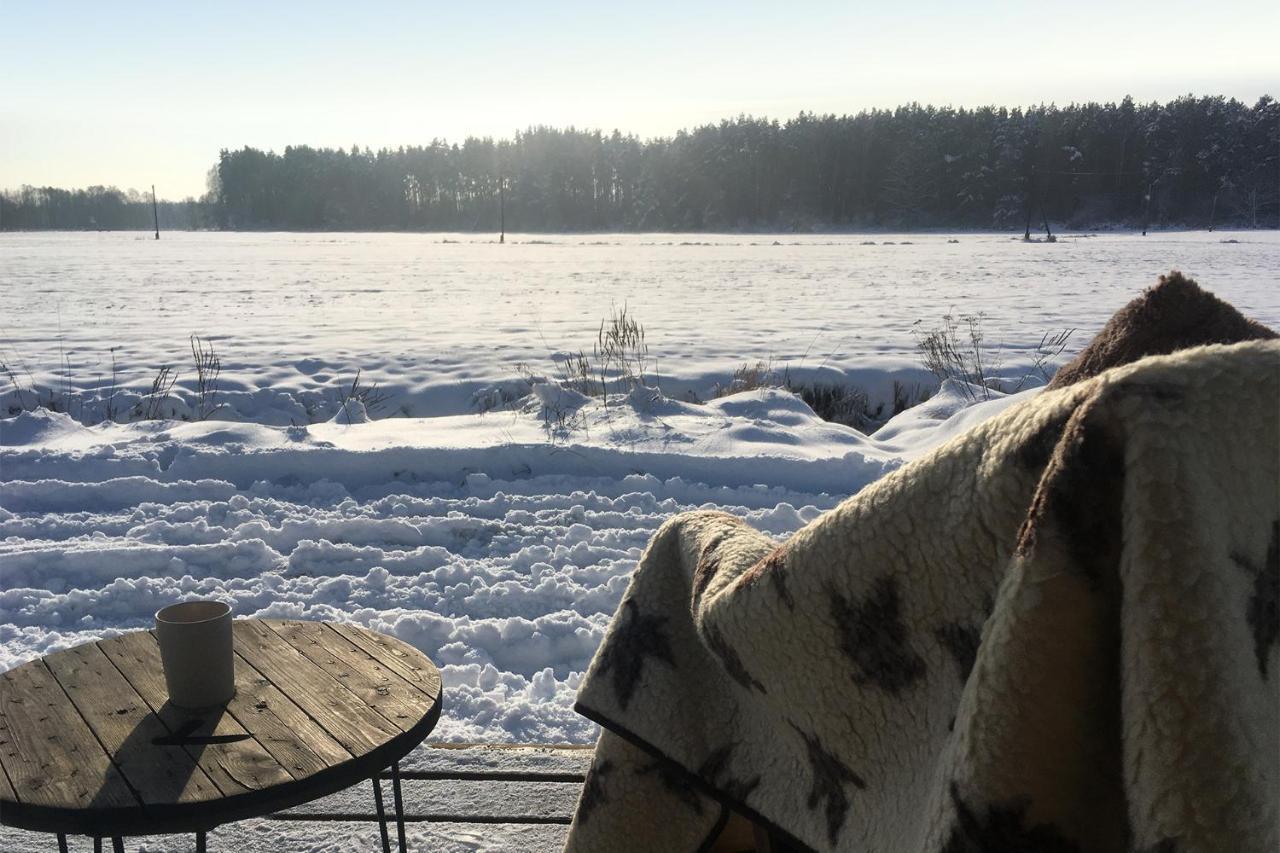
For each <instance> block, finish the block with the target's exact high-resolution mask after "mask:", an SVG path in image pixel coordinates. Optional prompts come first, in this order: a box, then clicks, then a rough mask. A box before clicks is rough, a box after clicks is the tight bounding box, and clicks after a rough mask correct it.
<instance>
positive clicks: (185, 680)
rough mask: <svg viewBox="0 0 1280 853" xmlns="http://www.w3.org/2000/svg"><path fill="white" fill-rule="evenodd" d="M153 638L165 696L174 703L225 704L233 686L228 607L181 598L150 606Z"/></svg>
mask: <svg viewBox="0 0 1280 853" xmlns="http://www.w3.org/2000/svg"><path fill="white" fill-rule="evenodd" d="M156 639H157V640H158V641H159V642H160V661H161V663H162V664H163V665H164V683H165V685H166V686H167V687H168V688H169V701H170V702H172V703H173V704H174V705H176V706H178V707H179V708H208V707H211V706H214V705H225V704H226V703H227V702H228V701H230V699H231V697H232V696H234V695H235V692H236V682H235V659H234V656H233V654H232V650H231V648H232V647H231V607H230V606H229V605H227V604H224V603H223V602H221V601H184V602H182V603H181V604H171V605H169V606H168V607H165V608H163V609H161V610H158V611H156Z"/></svg>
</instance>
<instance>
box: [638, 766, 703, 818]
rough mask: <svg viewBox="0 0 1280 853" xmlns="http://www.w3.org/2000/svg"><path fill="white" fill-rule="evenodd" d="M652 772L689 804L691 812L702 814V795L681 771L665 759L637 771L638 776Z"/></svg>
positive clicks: (677, 796) (675, 794) (676, 795)
mask: <svg viewBox="0 0 1280 853" xmlns="http://www.w3.org/2000/svg"><path fill="white" fill-rule="evenodd" d="M651 773H653V774H657V777H658V781H659V782H660V783H662V787H663V788H666V789H667V791H668V792H669V793H670V794H671V795H672V796H673V797H675V798H676V799H677V800H679V801H680V802H681V803H683V804H684V805H685V806H687V807H688V809H689V810H690V811H691V812H693V813H694V814H698V815H700V814H702V797H700V796H698V792H697V791H695V790H694V788H693V785H691V784H689V780H688V779H687V778H685V776H684V774H683V773H682V772H681V771H679V770H676V769H674V768H673V767H672V766H671V765H670V764H668V763H667V762H665V761H655V762H653V763H652V764H650V765H648V766H647V767H641V768H640V769H639V770H637V771H636V775H637V776H648V775H649V774H651Z"/></svg>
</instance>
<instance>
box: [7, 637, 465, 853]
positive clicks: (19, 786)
mask: <svg viewBox="0 0 1280 853" xmlns="http://www.w3.org/2000/svg"><path fill="white" fill-rule="evenodd" d="M233 631H234V636H235V651H236V661H235V665H236V695H235V697H234V698H233V699H232V700H231V701H230V702H229V703H227V704H226V705H225V706H219V707H217V708H212V709H206V710H203V711H187V710H183V709H181V708H176V707H174V706H173V705H171V704H169V703H168V692H167V690H166V689H165V683H164V673H163V670H162V669H161V666H160V647H159V645H158V644H157V643H156V640H155V637H154V636H153V635H152V633H151V632H150V631H136V632H133V633H129V634H124V635H122V636H119V637H114V638H112V639H109V640H100V641H98V642H96V643H86V644H84V645H81V646H76V647H75V648H73V649H67V650H66V651H62V652H56V653H54V654H51V655H47V656H45V657H43V658H41V659H39V660H35V661H31V662H30V663H26V664H23V665H21V666H18V667H15V668H14V669H11V670H9V671H8V672H5V673H0V768H3V773H0V823H4V824H8V825H10V826H16V827H20V828H23V829H30V830H36V831H43V832H54V833H57V834H58V836H59V837H58V844H59V849H61V850H66V836H67V835H68V834H78V835H91V836H93V837H94V839H95V847H96V846H98V845H100V844H101V839H102V838H111V839H112V842H113V844H114V845H115V846H116V849H117V850H122V849H123V842H122V839H123V837H124V836H129V835H153V834H157V833H170V832H195V833H196V834H197V835H196V843H197V849H200V850H203V849H204V846H205V833H206V832H207V831H208V830H210V829H213V828H214V827H216V826H218V825H219V824H223V823H227V822H229V821H234V820H239V819H242V818H246V817H256V816H261V815H264V814H268V813H270V812H274V811H278V810H280V809H285V808H289V807H292V806H296V805H299V804H301V803H305V802H308V801H310V800H314V799H316V798H318V797H322V796H325V795H327V794H331V793H334V792H336V791H340V790H342V789H343V788H347V787H349V786H351V785H352V784H355V783H357V782H360V781H363V780H365V779H372V780H373V787H374V798H375V803H376V806H377V810H378V815H379V823H380V829H381V836H382V837H381V840H382V846H383V849H384V851H389V849H390V842H389V840H388V832H387V817H386V812H385V809H384V808H383V804H382V787H381V784H380V783H379V781H378V775H379V773H381V772H382V771H383V770H385V769H387V768H388V767H390V768H391V770H392V777H391V778H392V784H393V790H394V794H395V807H396V808H395V814H396V824H397V829H398V834H399V839H398V840H399V842H400V847H401V849H402V850H403V849H404V810H403V805H402V800H401V796H400V779H399V767H398V762H399V760H400V759H401V758H403V757H404V756H405V755H406V754H408V753H409V752H410V751H411V750H412V749H414V748H415V747H416V746H418V744H420V743H421V742H422V741H423V740H424V739H425V738H426V736H427V734H428V732H430V731H431V729H432V727H433V726H435V723H436V720H437V719H439V717H440V704H441V693H440V673H439V671H438V670H437V669H436V667H435V666H434V665H433V664H432V663H431V661H430V660H428V659H427V657H426V656H425V655H423V654H422V653H421V652H419V651H418V650H417V649H415V648H413V647H412V646H409V645H407V644H405V643H403V642H401V641H400V640H397V639H395V638H393V637H388V636H385V635H383V634H378V633H375V632H373V631H369V630H366V629H363V628H357V627H354V626H351V625H338V624H333V623H329V622H298V621H277V620H271V619H238V620H236V621H235V622H234V627H233Z"/></svg>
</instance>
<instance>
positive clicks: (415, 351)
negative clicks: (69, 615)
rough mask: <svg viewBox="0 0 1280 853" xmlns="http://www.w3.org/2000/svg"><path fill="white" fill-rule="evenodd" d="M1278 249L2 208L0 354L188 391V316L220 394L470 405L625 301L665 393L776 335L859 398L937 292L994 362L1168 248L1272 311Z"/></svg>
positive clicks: (1235, 296)
mask: <svg viewBox="0 0 1280 853" xmlns="http://www.w3.org/2000/svg"><path fill="white" fill-rule="evenodd" d="M949 240H958V241H959V242H956V243H952V242H949ZM1225 241H1237V242H1225ZM1278 256H1280V233H1277V232H1275V231H1249V232H1225V231H1223V232H1213V233H1209V232H1177V233H1152V234H1151V235H1149V236H1148V237H1145V238H1144V237H1140V236H1137V235H1134V234H1099V235H1096V236H1095V235H1089V236H1073V235H1064V236H1062V237H1061V239H1059V240H1058V242H1056V243H1030V244H1026V243H1022V242H1021V240H1020V239H1016V238H1014V237H1012V236H1011V235H1008V234H990V233H985V234H984V233H978V234H958V235H953V234H948V233H938V234H923V235H922V234H910V235H895V234H875V235H836V236H833V235H822V236H796V235H781V236H765V235H750V236H741V235H706V234H696V235H678V234H677V235H671V234H635V235H581V236H556V235H541V236H537V237H533V236H521V235H509V236H508V241H507V243H506V244H505V245H498V244H496V243H495V242H493V241H492V239H491V238H489V237H488V236H478V235H474V234H472V235H438V234H294V233H284V234H281V233H271V234H261V233H181V232H175V233H166V234H164V235H163V239H161V240H159V241H156V240H153V239H150V237H149V235H146V234H138V233H132V232H116V233H47V232H37V233H12V232H10V233H4V234H0V285H2V286H0V361H2V362H4V363H5V364H6V365H8V366H9V367H11V368H12V369H13V370H14V371H15V373H16V374H17V375H18V377H19V379H20V381H21V382H22V383H23V384H29V380H34V384H37V385H40V386H43V387H57V388H62V387H63V385H65V384H70V386H71V387H72V388H73V389H77V390H83V389H89V388H97V389H100V390H101V391H102V393H104V394H105V393H106V389H107V388H109V387H110V385H111V376H112V357H113V355H114V358H115V363H116V368H117V373H118V376H117V385H121V386H125V387H126V388H127V389H130V390H129V392H128V393H127V394H126V396H128V395H129V394H130V393H134V394H136V393H137V392H139V391H140V390H142V389H143V388H144V387H145V386H146V385H148V384H149V383H150V381H151V379H152V377H153V376H154V375H155V373H156V371H157V369H158V368H160V367H161V366H163V365H172V366H174V367H175V368H176V369H177V371H178V378H177V381H178V389H179V390H184V389H185V391H186V392H187V394H188V397H189V396H190V391H191V389H192V388H193V386H194V383H195V373H194V371H193V370H192V368H191V354H190V350H189V344H188V336H189V335H191V334H193V333H195V334H200V335H203V336H206V337H209V338H211V339H212V340H213V342H214V345H215V346H216V348H217V352H218V354H219V355H220V357H221V359H222V368H223V371H222V381H221V386H222V393H221V394H220V397H219V402H220V403H223V404H225V406H226V408H224V409H223V411H221V412H220V413H219V417H223V418H227V419H232V420H238V419H243V420H249V421H254V422H257V423H273V424H277V425H287V424H291V423H302V424H305V423H311V422H315V421H320V420H327V419H328V418H330V417H332V416H333V415H334V413H335V412H336V409H337V404H338V401H339V399H340V398H341V395H342V389H343V388H344V387H349V386H350V385H351V382H352V380H353V379H354V377H355V374H356V371H357V370H360V371H362V372H361V377H360V378H361V383H362V384H364V385H371V384H374V383H376V384H378V385H379V387H380V389H381V390H382V391H385V392H386V393H388V394H389V395H390V399H388V401H387V402H386V404H385V406H383V407H382V408H381V409H380V411H378V412H374V413H372V414H373V415H374V416H375V417H385V416H399V415H409V416H416V417H422V416H435V415H441V414H464V413H468V412H471V411H473V409H474V406H475V405H476V397H477V395H478V394H479V395H481V396H484V393H485V392H486V391H487V392H490V396H492V392H493V391H494V390H495V389H496V388H500V387H501V388H507V389H509V390H513V391H514V390H519V391H520V392H521V394H523V393H527V390H528V389H527V387H523V388H518V387H517V386H518V385H519V383H518V381H517V369H516V365H517V364H518V363H520V362H525V363H527V364H528V365H529V366H530V368H531V369H532V370H534V371H535V372H544V373H546V374H548V375H554V373H555V368H554V366H553V363H552V359H551V357H552V355H553V354H556V353H562V352H566V351H575V352H576V351H577V350H578V349H585V350H586V351H587V352H588V353H589V352H590V351H591V345H592V343H593V342H594V341H595V339H596V333H597V331H598V329H599V325H600V320H601V318H602V317H604V316H606V315H607V314H608V313H609V311H610V310H611V308H612V307H613V306H615V305H617V306H621V305H623V304H624V303H626V304H627V305H628V306H629V308H630V309H631V310H632V311H633V313H634V314H635V316H636V317H637V318H638V319H639V320H640V321H641V322H642V323H643V324H644V325H645V330H646V338H647V341H648V344H649V349H650V354H651V357H652V361H653V365H654V368H655V373H656V375H657V377H658V378H659V379H660V385H661V387H662V388H663V390H664V391H665V392H666V393H667V394H668V395H669V396H671V397H673V398H677V399H681V398H683V397H684V396H685V392H686V391H693V392H695V393H696V394H697V395H698V396H699V397H700V398H701V399H707V398H709V397H710V396H711V391H712V389H713V388H714V387H715V386H716V385H718V384H720V385H723V384H725V383H726V382H727V380H728V378H729V376H730V375H731V374H732V372H733V370H734V368H736V367H738V366H739V365H741V364H743V363H748V362H749V363H755V362H757V361H769V360H770V359H772V360H773V362H774V364H775V365H776V366H778V367H783V366H785V367H787V368H789V369H790V370H791V372H792V375H793V376H795V377H797V378H809V379H824V380H828V381H849V382H854V383H856V384H859V385H862V386H864V387H865V388H866V389H867V391H868V392H869V393H870V394H871V396H872V398H873V401H876V400H883V399H885V398H886V397H887V396H888V395H889V386H890V384H891V381H892V379H894V378H897V379H899V380H902V381H905V382H908V383H910V382H932V379H931V377H929V376H928V374H926V373H925V372H924V371H923V370H922V369H921V367H920V364H919V359H918V358H917V355H916V350H915V341H914V338H913V335H912V331H913V329H915V328H924V329H929V328H932V327H934V326H936V325H937V324H938V323H939V321H940V319H941V317H942V315H943V314H945V313H947V312H948V311H950V310H954V311H955V312H956V313H976V312H979V311H981V312H985V313H986V314H987V322H986V332H987V338H988V342H989V343H990V344H992V345H995V346H998V347H1000V348H1001V350H1002V354H1003V361H1004V364H1003V368H1004V369H1003V371H1002V372H1003V373H1005V374H1007V375H1019V374H1021V373H1022V372H1024V371H1025V370H1026V368H1027V366H1028V363H1029V354H1030V350H1031V348H1033V347H1034V346H1035V345H1036V344H1037V343H1038V342H1039V340H1040V337H1041V335H1042V334H1043V333H1045V332H1047V331H1050V330H1054V329H1060V328H1063V327H1076V328H1079V329H1080V332H1079V333H1078V334H1077V336H1076V337H1075V338H1074V339H1073V346H1076V347H1078V346H1081V345H1083V342H1084V341H1085V340H1087V339H1088V337H1089V336H1090V335H1092V333H1093V332H1094V331H1096V330H1097V329H1098V328H1099V327H1100V326H1101V325H1102V323H1103V322H1104V321H1105V320H1106V318H1107V317H1108V316H1109V315H1110V314H1111V313H1112V312H1113V311H1114V310H1115V309H1116V308H1118V307H1119V306H1120V305H1122V304H1123V303H1124V302H1126V301H1128V300H1129V299H1131V298H1132V297H1133V296H1134V295H1136V293H1137V292H1138V291H1139V290H1141V289H1142V288H1143V287H1145V286H1147V285H1149V284H1152V283H1154V281H1155V279H1156V276H1157V275H1159V274H1160V273H1162V272H1167V271H1168V270H1169V269H1171V268H1175V267H1176V268H1181V269H1182V270H1183V272H1185V273H1187V274H1188V275H1191V276H1194V277H1196V278H1198V279H1199V280H1200V281H1201V282H1202V283H1203V284H1204V285H1205V286H1206V287H1208V288H1209V289H1211V290H1213V291H1214V292H1215V293H1218V294H1219V295H1220V296H1222V297H1223V298H1224V299H1227V300H1229V301H1231V302H1233V303H1234V304H1236V305H1237V306H1238V307H1239V308H1240V309H1241V310H1243V311H1245V312H1246V313H1248V314H1250V315H1251V316H1255V317H1257V318H1258V319H1260V320H1262V321H1264V322H1271V323H1275V322H1278V321H1280V296H1278V295H1277V293H1276V287H1275V285H1276V276H1277V273H1276V270H1277V266H1278V264H1277V257H1278ZM917 322H918V323H919V326H915V325H913V324H916V323H917ZM113 350H114V352H113ZM64 359H65V360H66V363H67V364H69V367H68V368H67V369H65V370H64V369H63V364H64ZM4 380H5V377H4V376H0V381H3V384H4V385H6V386H7V385H8V382H7V381H4ZM7 390H8V389H7V387H6V388H4V389H0V393H3V391H7ZM0 399H2V398H0ZM79 403H80V400H78V399H77V400H73V411H75V410H76V408H75V407H76V406H77V405H78V404H79ZM88 405H89V409H90V412H88V414H89V415H93V414H95V413H97V414H100V407H95V406H94V405H93V404H88ZM177 412H178V414H182V413H183V410H182V408H181V407H177ZM90 419H91V418H90Z"/></svg>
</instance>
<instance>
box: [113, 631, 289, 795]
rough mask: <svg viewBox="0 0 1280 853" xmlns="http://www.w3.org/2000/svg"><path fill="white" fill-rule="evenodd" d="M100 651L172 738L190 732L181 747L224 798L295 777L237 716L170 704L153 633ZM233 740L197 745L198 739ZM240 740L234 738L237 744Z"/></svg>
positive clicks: (120, 640)
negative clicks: (180, 733) (189, 709)
mask: <svg viewBox="0 0 1280 853" xmlns="http://www.w3.org/2000/svg"><path fill="white" fill-rule="evenodd" d="M98 648H99V649H100V650H101V651H102V653H103V654H104V655H106V657H107V658H108V659H109V660H110V661H111V662H112V663H113V664H115V667H116V669H117V670H119V671H120V673H121V674H122V675H123V676H124V677H125V680H127V681H128V682H129V684H130V685H131V686H132V687H133V689H134V690H136V691H137V692H138V695H140V696H141V697H142V699H143V701H144V702H146V703H147V706H148V707H149V708H150V709H151V710H152V711H153V712H154V713H155V715H156V716H157V717H159V719H160V722H162V723H163V724H164V726H165V728H166V729H167V730H168V731H169V733H170V734H171V735H176V734H178V733H179V732H182V733H184V735H185V737H184V738H183V739H184V740H186V741H188V743H185V744H183V745H182V746H181V748H182V749H183V750H184V751H185V752H186V753H187V754H188V755H190V756H191V757H192V759H194V760H195V762H196V764H198V765H199V766H200V769H201V770H203V771H204V772H205V773H206V774H207V775H208V776H209V778H210V779H211V780H213V783H214V784H215V785H217V786H218V790H219V791H221V792H222V794H223V795H224V796H232V795H234V794H243V793H244V792H246V791H257V790H261V789H263V788H268V787H270V786H272V785H279V784H280V783H282V782H288V781H289V780H291V779H292V778H293V774H292V773H290V772H289V771H288V770H287V769H286V768H284V767H282V766H281V765H280V762H279V761H277V760H276V759H275V757H274V756H272V754H271V753H270V752H268V751H267V750H266V748H264V747H263V745H262V744H260V743H259V742H258V741H257V740H256V739H255V738H254V737H253V736H252V735H250V734H249V732H248V731H247V730H246V729H245V727H244V726H242V725H240V723H239V721H238V720H236V718H235V717H234V716H232V715H231V714H229V713H227V712H226V711H224V710H223V709H222V708H216V709H211V710H208V711H188V710H184V709H182V708H179V707H177V706H176V705H173V704H171V703H170V702H169V690H168V688H167V687H166V686H165V681H164V669H163V666H162V664H161V662H160V644H159V643H157V642H156V638H155V635H153V634H152V633H151V632H149V631H137V632H134V633H130V634H125V635H124V636H121V637H116V638H115V639H113V640H109V641H106V642H101V643H99V644H98ZM214 738H217V739H220V740H221V739H224V738H225V739H227V740H225V741H222V742H212V743H191V742H190V741H193V740H210V739H214ZM233 738H234V739H233Z"/></svg>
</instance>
